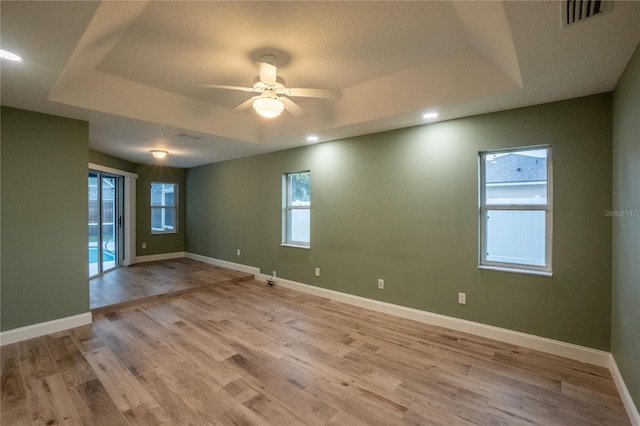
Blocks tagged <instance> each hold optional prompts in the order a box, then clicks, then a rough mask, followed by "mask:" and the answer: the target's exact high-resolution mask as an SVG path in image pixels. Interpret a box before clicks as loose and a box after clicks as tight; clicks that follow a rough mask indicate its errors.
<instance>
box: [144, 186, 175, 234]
mask: <svg viewBox="0 0 640 426" xmlns="http://www.w3.org/2000/svg"><path fill="white" fill-rule="evenodd" d="M153 185H173V205H172V206H169V205H161V206H154V205H153V201H152V199H153V194H151V191H153ZM149 191H150V192H149V195H151V197H150V199H149V204H151V217H150V218H151V224H150V228H151V234H152V235H159V234H177V233H178V183H176V182H151V186H150V188H149ZM163 199H164V197H163ZM154 210H164V211H167V210H173V218H174V222H175V223H174V225H173V229H169V230H166V229H163V230H161V231H159V230H157V229H155V228H154V227H153V212H154ZM162 217H163V219H164V215H163V216H162ZM163 228H164V227H163Z"/></svg>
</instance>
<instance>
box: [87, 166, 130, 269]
mask: <svg viewBox="0 0 640 426" xmlns="http://www.w3.org/2000/svg"><path fill="white" fill-rule="evenodd" d="M122 215H123V213H122V178H121V177H120V176H114V175H107V174H104V173H100V172H94V171H90V172H89V276H90V277H93V276H96V275H99V274H101V273H103V272H106V271H109V270H111V269H114V268H116V267H118V266H119V265H120V262H121V259H122V243H123V238H122V231H123V227H122Z"/></svg>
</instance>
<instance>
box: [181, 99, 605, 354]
mask: <svg viewBox="0 0 640 426" xmlns="http://www.w3.org/2000/svg"><path fill="white" fill-rule="evenodd" d="M611 126H612V124H611V95H610V94H603V95H597V96H591V97H586V98H579V99H573V100H569V101H564V102H557V103H551V104H546V105H540V106H534V107H528V108H522V109H517V110H511V111H504V112H499V113H494V114H488V115H482V116H476V117H470V118H464V119H459V120H452V121H447V122H441V123H435V124H431V125H425V126H420V127H414V128H408V129H402V130H397V131H391V132H386V133H379V134H373V135H365V136H361V137H356V138H352V139H348V140H340V141H334V142H328V143H323V144H318V145H312V146H307V147H303V148H298V149H292V150H287V151H280V152H276V153H271V154H265V155H259V156H254V157H248V158H243V159H238V160H232V161H227V162H221V163H216V164H212V165H206V166H202V167H197V168H193V169H189V170H188V171H187V240H186V251H188V252H191V253H196V254H200V255H204V256H209V257H213V258H217V259H223V260H227V261H232V262H237V263H242V264H246V265H252V266H257V267H259V268H260V269H261V271H262V272H263V273H267V274H270V273H271V271H272V270H276V271H277V272H278V276H280V277H283V278H287V279H291V280H294V281H298V282H303V283H307V284H311V285H315V286H319V287H324V288H328V289H332V290H337V291H341V292H345V293H349V294H354V295H358V296H363V297H367V298H371V299H376V300H382V301H386V302H390V303H395V304H399V305H403V306H409V307H413V308H417V309H422V310H426V311H430V312H436V313H440V314H444V315H449V316H453V317H457V318H463V319H468V320H472V321H478V322H481V323H485V324H490V325H494V326H498V327H503V328H507V329H512V330H518V331H521V332H525V333H531V334H535V335H540V336H544V337H548V338H552V339H558V340H562V341H566V342H571V343H575V344H579V345H584V346H588V347H593V348H597V349H602V350H608V349H609V345H610V331H611V328H610V325H611V309H610V303H611V220H610V219H608V218H606V217H604V216H603V210H604V209H607V208H609V206H610V205H611V184H612V183H611V182H612V181H611V173H612V170H611V162H612V154H611ZM538 144H551V145H553V155H554V209H555V211H554V240H553V250H554V259H553V265H554V268H553V269H554V276H553V277H552V278H548V277H541V276H533V275H523V274H515V273H506V272H497V271H487V270H479V269H478V267H477V257H478V253H477V246H478V220H477V211H478V191H477V185H478V182H477V175H478V170H477V163H478V160H477V154H478V151H479V150H488V149H498V148H508V147H518V146H527V145H538ZM307 169H308V170H311V187H312V190H311V191H312V201H311V202H312V213H311V218H312V219H311V249H309V250H306V249H299V248H291V247H282V246H281V245H280V242H281V222H282V218H281V197H282V195H281V191H282V189H281V182H282V173H284V172H292V171H299V170H307ZM236 249H241V256H239V257H238V256H236ZM315 267H319V268H320V270H321V276H320V277H315V276H314V268H315ZM378 278H383V279H384V280H385V289H384V290H378V289H377V279H378ZM458 292H466V293H467V304H466V305H459V304H458V303H457V294H458Z"/></svg>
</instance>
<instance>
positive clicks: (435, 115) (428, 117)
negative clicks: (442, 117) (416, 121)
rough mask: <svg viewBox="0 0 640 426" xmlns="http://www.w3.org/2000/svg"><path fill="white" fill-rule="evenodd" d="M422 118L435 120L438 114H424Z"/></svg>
mask: <svg viewBox="0 0 640 426" xmlns="http://www.w3.org/2000/svg"><path fill="white" fill-rule="evenodd" d="M422 118H425V119H427V120H430V119H433V118H438V113H437V112H425V113H424V114H422Z"/></svg>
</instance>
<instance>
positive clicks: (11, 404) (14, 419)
mask: <svg viewBox="0 0 640 426" xmlns="http://www.w3.org/2000/svg"><path fill="white" fill-rule="evenodd" d="M0 373H1V375H0V378H1V380H2V382H1V387H0V392H1V394H0V424H3V425H4V424H11V425H13V424H15V425H18V424H30V423H31V410H30V408H29V401H28V399H27V392H26V389H25V385H24V375H23V374H22V369H21V368H20V360H19V356H18V346H17V345H15V344H14V345H8V346H4V347H2V349H0Z"/></svg>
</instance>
